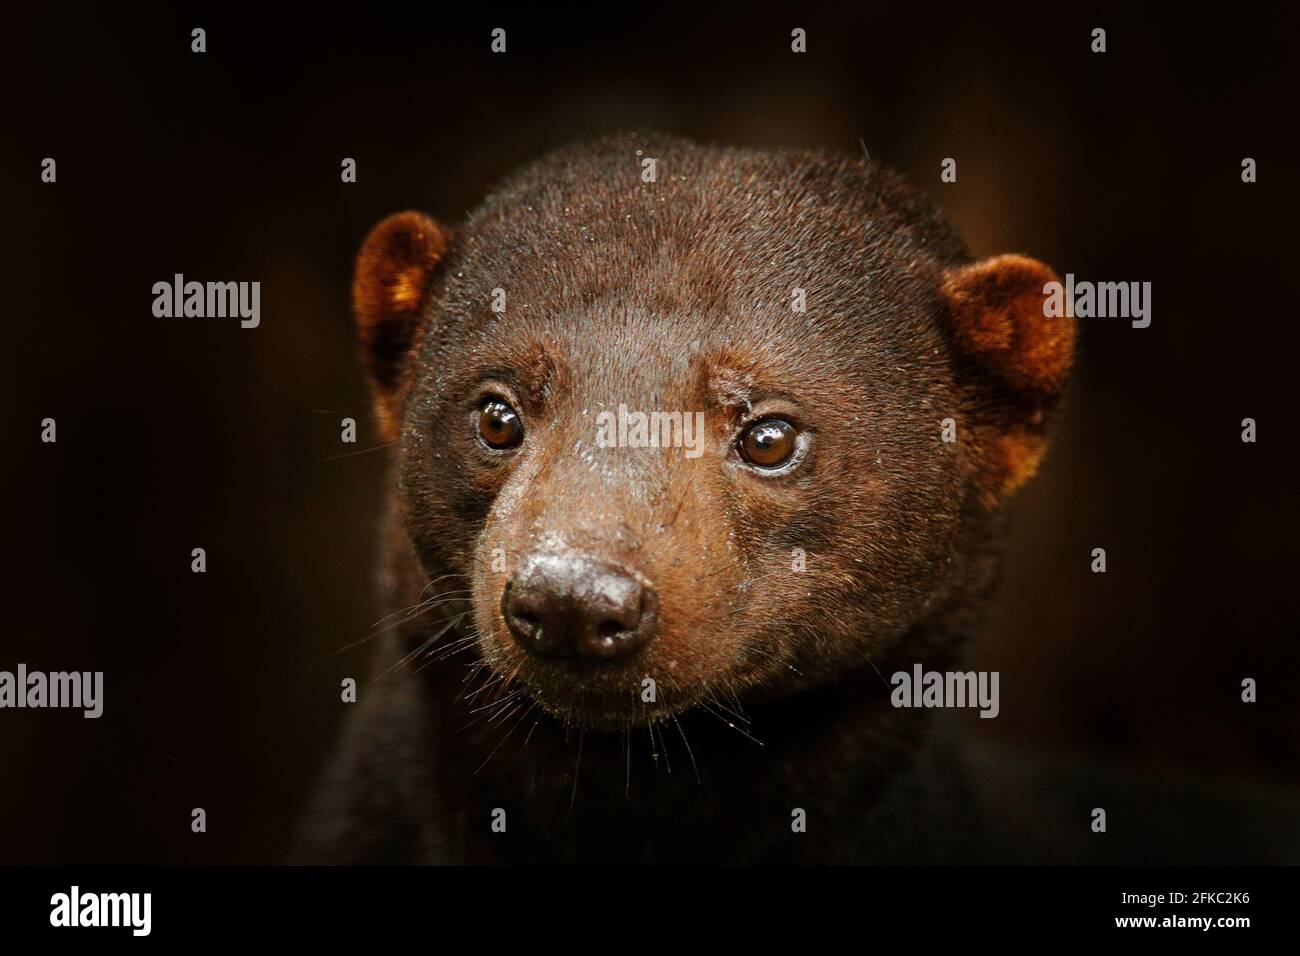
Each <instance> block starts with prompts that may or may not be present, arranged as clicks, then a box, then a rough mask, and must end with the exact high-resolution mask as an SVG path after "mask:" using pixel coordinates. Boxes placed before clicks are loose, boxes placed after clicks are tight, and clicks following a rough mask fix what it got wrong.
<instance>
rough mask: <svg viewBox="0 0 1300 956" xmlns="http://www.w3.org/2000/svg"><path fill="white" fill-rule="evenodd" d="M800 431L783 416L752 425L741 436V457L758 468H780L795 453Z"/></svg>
mask: <svg viewBox="0 0 1300 956" xmlns="http://www.w3.org/2000/svg"><path fill="white" fill-rule="evenodd" d="M798 437H799V433H798V432H797V431H795V427H794V426H793V425H791V424H790V423H789V422H787V421H785V420H784V419H781V418H768V419H765V420H764V421H761V422H757V423H756V424H753V425H750V426H749V427H748V428H746V429H745V431H744V432H743V433H742V434H741V436H740V441H739V449H740V457H741V458H743V459H745V461H747V462H749V463H750V464H751V465H754V466H756V467H758V468H779V467H780V466H781V465H784V464H785V463H786V462H787V461H789V460H790V457H791V456H792V455H793V454H794V450H795V444H796V439H797V438H798Z"/></svg>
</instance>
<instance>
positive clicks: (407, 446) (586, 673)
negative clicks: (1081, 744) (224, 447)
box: [307, 137, 1086, 862]
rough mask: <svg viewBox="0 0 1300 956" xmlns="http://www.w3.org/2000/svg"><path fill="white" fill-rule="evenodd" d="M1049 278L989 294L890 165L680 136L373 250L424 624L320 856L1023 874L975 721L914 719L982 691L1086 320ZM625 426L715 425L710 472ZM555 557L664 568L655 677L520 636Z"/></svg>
mask: <svg viewBox="0 0 1300 956" xmlns="http://www.w3.org/2000/svg"><path fill="white" fill-rule="evenodd" d="M643 157H653V158H655V159H656V160H657V162H658V170H659V181H658V182H657V183H642V182H641V181H640V178H639V174H640V169H641V167H640V160H641V158H643ZM413 270H414V271H413ZM1052 278H1053V274H1052V273H1051V271H1050V270H1049V269H1047V268H1046V267H1044V266H1042V265H1041V264H1038V263H1036V262H1033V261H1032V260H1028V259H1024V258H1023V257H1016V256H1008V257H1001V258H998V259H993V260H989V261H987V262H985V263H979V264H971V263H970V261H969V258H968V256H967V254H966V252H965V250H964V249H963V247H962V245H961V243H960V241H959V240H958V239H957V238H956V236H955V235H954V233H953V232H952V231H951V229H950V228H949V227H948V226H947V225H945V224H944V223H943V221H942V220H941V219H940V217H939V215H938V214H937V213H936V212H935V210H934V209H933V208H932V207H931V205H930V204H929V203H928V202H926V201H925V200H924V199H923V198H922V196H921V195H920V194H919V193H918V192H916V191H915V190H913V189H911V188H910V187H908V186H906V185H905V184H904V183H903V182H902V181H900V180H899V179H898V178H897V177H895V176H894V175H892V174H890V173H889V172H887V171H885V170H883V169H881V168H879V167H877V166H875V165H869V164H864V163H863V162H861V161H859V160H855V159H840V158H831V157H825V156H819V155H812V154H802V153H784V152H757V151H743V150H715V149H706V148H701V147H697V146H695V145H693V144H690V143H687V142H684V141H681V140H677V139H672V138H665V137H649V138H637V137H623V138H616V139H611V140H606V141H602V142H600V143H597V144H594V145H590V146H583V147H576V148H572V149H568V150H563V151H560V152H558V153H555V154H553V155H551V156H549V157H547V158H545V159H543V160H542V161H540V162H539V163H537V164H535V165H533V166H531V167H530V168H528V169H526V170H524V171H523V172H521V173H520V174H518V175H517V176H515V177H514V178H513V179H512V180H510V181H509V182H507V183H506V184H505V185H504V186H503V187H502V188H500V189H499V190H498V191H497V192H495V193H494V194H493V195H492V196H491V197H489V198H488V200H487V201H486V202H485V203H484V205H483V206H482V207H481V208H480V209H479V210H478V211H477V212H475V213H474V214H473V215H472V216H470V218H469V219H468V221H467V222H465V223H464V224H463V225H461V226H460V227H458V228H457V229H456V232H455V235H454V237H452V234H451V233H450V231H449V230H446V229H445V228H444V227H442V226H439V225H438V224H436V223H434V222H433V221H432V220H430V219H428V218H427V217H424V216H422V215H420V214H413V213H407V214H402V216H400V217H393V218H391V219H389V220H386V221H385V222H384V223H382V224H381V225H380V226H378V227H377V228H376V230H375V232H374V233H373V234H372V236H371V238H370V239H368V240H367V242H366V244H365V247H364V250H363V253H362V255H361V257H360V259H359V262H358V275H357V280H356V305H357V313H358V319H359V322H360V325H361V336H362V342H363V346H364V347H365V349H366V360H367V363H368V367H369V368H370V370H371V373H372V381H373V383H374V386H375V389H376V397H377V407H378V410H379V415H380V420H381V423H382V424H383V426H384V427H385V429H386V430H387V432H388V434H389V435H390V436H391V437H394V438H396V439H397V454H396V460H395V482H394V490H393V493H392V496H391V498H390V506H389V517H388V524H387V531H386V534H385V542H384V553H385V561H386V569H385V580H386V585H385V598H386V602H387V607H386V611H387V612H399V613H400V614H405V615H406V617H404V618H403V617H399V618H398V619H399V620H401V621H402V622H403V624H402V626H401V627H400V628H399V629H398V630H396V631H395V632H393V633H390V634H387V635H385V636H384V637H383V638H381V639H379V643H380V650H379V652H378V668H379V670H377V671H376V673H377V674H382V675H383V676H382V677H381V678H380V680H379V681H378V682H377V683H375V684H373V685H366V684H363V686H362V700H361V702H360V704H358V705H357V706H358V708H359V710H360V713H359V714H357V715H355V717H354V718H353V720H352V722H351V724H350V726H349V729H348V736H347V739H346V741H345V745H344V754H343V756H342V758H341V760H340V761H339V763H338V764H337V765H336V767H335V768H334V770H333V771H332V773H331V778H330V781H329V783H328V785H327V787H326V788H325V791H324V794H323V796H322V798H321V802H320V807H319V808H318V811H317V814H316V816H315V822H314V823H313V824H312V827H311V829H310V840H309V843H310V846H311V849H310V850H309V851H308V853H307V858H311V859H322V858H323V859H331V860H354V861H366V860H370V861H383V860H390V861H408V860H426V861H448V862H454V861H469V862H490V861H573V862H582V861H592V862H594V861H624V862H644V861H649V862H666V861H683V860H691V861H705V860H712V861H720V862H741V861H769V862H770V861H822V862H848V861H913V862H917V861H941V860H972V859H995V858H997V857H998V855H999V847H1000V846H1001V843H1000V840H1001V839H1002V837H1001V835H999V834H998V833H997V832H996V828H995V829H994V830H993V831H992V832H989V831H988V827H989V826H991V825H992V824H990V823H989V821H990V819H992V818H993V817H995V816H996V814H992V815H991V814H989V813H986V810H987V807H986V806H985V804H984V803H983V802H982V801H983V798H981V797H979V795H978V793H977V791H976V790H975V789H973V788H972V787H970V786H968V783H967V779H966V771H965V770H964V769H963V768H964V763H963V762H962V761H961V760H959V759H957V758H956V756H955V755H954V752H953V748H952V746H950V745H949V744H948V743H947V741H948V737H947V734H946V731H945V730H944V728H943V727H942V723H943V721H942V720H939V719H937V718H935V717H934V713H933V712H928V711H923V710H896V709H894V708H892V707H891V706H890V705H889V701H888V692H889V689H890V688H889V686H888V683H887V677H888V675H889V674H890V673H891V672H892V671H894V670H897V669H907V668H910V667H911V665H912V663H913V662H916V661H920V662H922V663H924V664H925V665H926V666H927V667H929V668H944V667H947V666H951V665H953V664H954V663H956V662H957V661H958V660H959V659H960V654H961V650H962V646H963V644H964V643H965V641H966V640H967V639H968V638H969V637H970V636H971V635H972V634H973V633H974V632H975V631H976V630H977V628H978V625H979V621H980V617H981V614H982V610H983V607H984V604H985V602H986V599H987V595H988V593H989V591H990V589H991V587H992V584H993V581H994V578H995V573H996V557H995V550H994V542H995V541H996V538H997V532H998V525H999V524H1000V521H1001V513H1000V512H1001V506H1002V504H1003V502H1004V501H1005V499H1006V496H1007V495H1008V494H1010V492H1012V491H1013V490H1014V489H1015V488H1016V487H1018V486H1019V485H1020V484H1021V483H1023V482H1024V481H1025V480H1026V479H1027V478H1028V477H1029V476H1030V475H1031V474H1032V472H1033V470H1034V468H1035V467H1036V465H1037V463H1038V460H1039V458H1040V457H1041V455H1042V451H1043V448H1044V444H1045V435H1046V426H1047V422H1048V416H1049V413H1050V411H1051V409H1052V407H1053V405H1054V404H1055V402H1056V400H1057V398H1058V397H1059V395H1060V392H1061V389H1062V388H1063V386H1064V384H1065V379H1066V374H1067V372H1068V368H1069V364H1070V360H1071V354H1072V348H1073V321H1072V320H1069V319H1056V320H1052V319H1046V318H1044V317H1043V314H1042V300H1043V293H1042V287H1043V284H1044V283H1045V282H1046V281H1050V280H1051V279H1052ZM795 287H801V288H804V289H806V290H807V295H808V311H807V312H806V313H802V314H801V313H795V312H792V310H791V306H790V302H791V292H792V290H793V289H794V288H795ZM413 288H419V289H421V290H423V291H424V298H423V299H422V300H421V307H420V308H418V309H417V308H414V307H412V305H411V298H410V294H411V289H413ZM495 288H502V289H505V290H506V292H507V295H508V305H507V308H506V311H505V312H504V314H496V313H493V312H492V311H490V309H489V303H490V301H491V298H492V290H493V289H495ZM484 381H491V382H493V383H495V384H494V388H496V389H497V390H499V391H505V392H507V393H509V397H510V399H511V401H512V402H514V403H515V404H516V407H517V408H518V409H519V410H520V412H521V414H522V417H523V419H524V421H525V423H526V427H527V438H526V440H525V443H524V445H523V446H521V448H520V449H519V452H518V453H517V454H513V455H495V454H491V453H488V452H487V451H486V450H485V449H484V448H483V447H482V446H481V445H480V444H478V443H477V441H476V439H475V437H474V429H473V428H472V427H471V425H472V420H473V417H474V414H475V410H476V408H477V403H478V401H479V398H480V395H481V388H480V386H481V383H483V382H484ZM620 402H622V403H626V404H627V405H628V406H629V407H630V408H639V409H644V410H657V409H662V410H672V409H678V410H695V409H701V410H705V411H706V413H707V414H706V421H707V427H708V431H707V434H708V436H709V441H708V444H707V451H706V453H705V454H704V455H703V456H702V457H700V458H698V459H694V460H691V459H687V458H685V457H684V456H683V455H682V454H681V452H680V450H671V451H664V450H657V451H653V452H650V451H646V450H637V449H598V448H596V447H595V443H594V435H595V425H594V415H595V413H596V411H597V410H602V409H612V408H616V407H617V406H618V404H619V403H620ZM749 409H761V410H765V411H770V412H774V413H780V414H781V415H783V416H784V417H786V418H788V419H790V420H792V421H794V422H796V423H797V424H798V425H799V426H800V427H801V428H802V429H804V430H805V431H806V433H807V434H809V435H811V436H812V441H811V444H810V446H809V448H808V451H807V455H806V458H805V459H804V461H803V464H802V465H801V467H800V468H799V469H798V470H796V471H795V472H794V473H792V474H790V475H788V476H785V477H782V478H770V477H760V476H756V475H754V474H753V473H752V472H749V471H748V470H746V469H745V468H743V467H740V466H739V465H738V463H737V462H736V461H734V460H732V458H731V457H730V454H731V453H730V451H729V449H730V448H731V443H732V441H733V439H734V436H735V430H736V428H737V425H738V423H739V422H740V421H741V420H742V418H743V416H744V415H745V414H746V412H747V410H749ZM945 418H953V419H954V420H955V421H956V423H957V428H958V435H959V440H958V441H957V442H956V443H953V444H947V443H944V442H942V441H941V440H940V434H941V432H940V429H941V422H942V420H943V419H945ZM498 548H500V549H501V552H500V553H502V554H504V555H505V556H506V563H505V566H504V567H501V566H500V565H499V563H498V564H495V565H494V560H493V559H494V556H495V555H496V554H497V553H498V552H496V551H495V550H494V549H498ZM539 548H542V549H545V548H551V549H560V550H564V549H576V550H581V551H583V552H584V553H595V554H599V555H601V556H602V557H605V558H608V559H610V560H614V561H617V562H620V563H621V564H623V565H626V566H632V567H635V568H636V569H637V571H638V573H640V574H643V575H645V576H646V578H648V579H649V580H651V581H653V582H654V584H655V586H656V588H657V590H658V594H659V598H660V601H661V604H662V606H661V621H662V626H661V633H660V635H659V637H658V639H657V640H655V641H654V642H653V643H651V644H650V645H649V646H648V647H646V648H645V649H644V651H643V652H642V653H641V654H640V656H638V657H637V658H636V659H635V660H634V661H632V662H630V663H627V664H612V665H608V664H607V665H599V666H590V665H579V664H576V663H571V662H554V661H547V660H537V659H535V658H530V657H529V656H527V655H526V654H525V653H524V652H523V651H522V650H521V649H520V648H519V647H518V646H517V645H516V644H515V643H514V642H513V641H512V640H511V639H510V637H509V635H508V634H507V632H506V630H505V627H504V626H503V622H502V619H501V613H500V609H499V608H500V600H501V593H502V589H503V587H504V585H505V582H506V580H507V579H508V578H509V576H510V574H511V572H512V569H513V568H514V567H516V566H517V565H518V562H519V560H520V559H521V557H522V556H523V555H524V554H526V553H529V552H532V551H536V550H537V549H539ZM796 548H798V549H803V550H804V551H805V552H806V554H807V569H806V571H803V572H800V573H795V572H793V571H792V570H791V556H792V552H793V550H794V549H796ZM444 627H446V628H448V629H447V630H446V631H445V632H444V631H443V630H442V629H443V628H444ZM431 638H436V639H434V640H433V641H432V643H430V639H431ZM645 676H651V677H654V678H655V679H656V681H657V682H658V687H659V699H658V701H657V703H655V704H653V705H648V704H643V703H642V702H641V698H640V696H639V695H640V688H641V680H642V678H643V677H645ZM495 808H501V809H504V810H505V811H506V814H507V820H508V826H507V832H506V833H504V834H501V833H494V832H493V831H492V829H491V827H490V824H491V819H492V817H491V814H492V811H493V810H494V809H495ZM796 808H802V809H804V810H805V811H806V812H807V814H808V821H809V822H808V832H807V833H803V834H796V833H793V832H792V831H791V825H790V824H791V814H792V811H793V810H795V809H796ZM1080 813H1081V814H1085V815H1084V816H1081V817H1080V822H1079V827H1080V828H1081V832H1083V828H1085V827H1086V808H1084V809H1081V810H1080Z"/></svg>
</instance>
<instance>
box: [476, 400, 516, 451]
mask: <svg viewBox="0 0 1300 956" xmlns="http://www.w3.org/2000/svg"><path fill="white" fill-rule="evenodd" d="M478 437H479V439H480V440H481V441H482V442H483V444H485V445H487V446H488V447H489V448H497V449H506V448H517V447H518V446H519V443H520V442H522V441H523V440H524V423H523V422H522V421H520V419H519V413H518V412H516V411H515V410H514V409H513V408H511V407H510V406H509V405H507V404H506V403H505V402H503V401H501V399H499V398H487V399H484V401H483V404H482V405H481V406H480V407H479V411H478Z"/></svg>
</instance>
